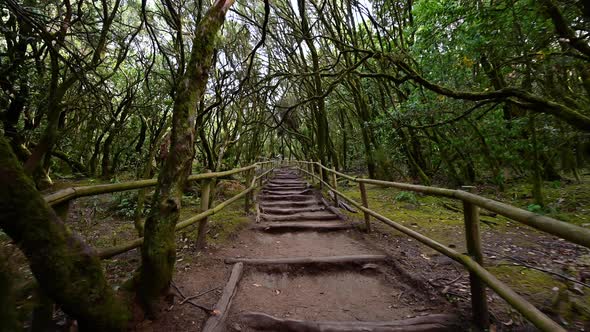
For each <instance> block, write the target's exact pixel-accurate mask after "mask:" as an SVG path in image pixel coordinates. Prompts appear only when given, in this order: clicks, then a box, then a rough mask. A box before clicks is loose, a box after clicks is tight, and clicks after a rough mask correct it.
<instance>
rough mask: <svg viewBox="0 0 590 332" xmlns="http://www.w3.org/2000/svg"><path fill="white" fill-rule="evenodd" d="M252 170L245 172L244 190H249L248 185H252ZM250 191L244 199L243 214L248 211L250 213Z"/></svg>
mask: <svg viewBox="0 0 590 332" xmlns="http://www.w3.org/2000/svg"><path fill="white" fill-rule="evenodd" d="M252 171H253V170H252V169H249V170H247V171H246V188H249V187H250V185H251V184H252V179H253V177H252V173H253V172H252ZM252 197H253V195H252V191H250V192H249V193H247V194H246V197H245V199H244V212H246V213H248V211H250V205H251V202H252Z"/></svg>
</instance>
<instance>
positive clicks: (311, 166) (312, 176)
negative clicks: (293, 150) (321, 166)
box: [309, 160, 315, 185]
mask: <svg viewBox="0 0 590 332" xmlns="http://www.w3.org/2000/svg"><path fill="white" fill-rule="evenodd" d="M314 167H315V165H314V164H313V162H312V161H311V160H310V161H309V168H310V170H311V184H312V185H313V184H314V183H315V170H314Z"/></svg>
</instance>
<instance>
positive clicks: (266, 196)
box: [260, 194, 313, 202]
mask: <svg viewBox="0 0 590 332" xmlns="http://www.w3.org/2000/svg"><path fill="white" fill-rule="evenodd" d="M310 197H313V196H311V195H294V194H290V195H289V196H284V195H270V194H263V195H260V199H262V200H269V201H284V200H285V199H288V200H289V201H297V202H301V201H308V200H309V198H310Z"/></svg>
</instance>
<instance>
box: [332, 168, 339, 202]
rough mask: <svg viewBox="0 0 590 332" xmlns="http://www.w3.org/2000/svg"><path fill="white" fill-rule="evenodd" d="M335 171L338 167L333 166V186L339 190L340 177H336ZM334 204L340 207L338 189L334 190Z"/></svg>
mask: <svg viewBox="0 0 590 332" xmlns="http://www.w3.org/2000/svg"><path fill="white" fill-rule="evenodd" d="M334 171H336V169H335V168H334V167H332V186H333V187H334V190H338V179H337V178H336V173H334ZM334 204H336V207H338V194H336V191H334Z"/></svg>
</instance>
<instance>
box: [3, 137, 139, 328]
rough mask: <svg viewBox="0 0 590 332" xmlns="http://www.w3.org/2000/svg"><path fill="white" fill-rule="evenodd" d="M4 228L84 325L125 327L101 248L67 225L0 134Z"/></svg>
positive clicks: (44, 284) (48, 289)
mask: <svg viewBox="0 0 590 332" xmlns="http://www.w3.org/2000/svg"><path fill="white" fill-rule="evenodd" d="M0 187H1V188H2V190H0V228H2V230H3V231H4V232H5V233H6V234H8V236H10V238H11V239H12V240H13V241H14V242H15V243H16V244H17V245H18V246H19V248H20V249H21V250H22V251H23V253H24V254H25V255H26V256H27V259H28V261H29V264H30V266H31V270H32V271H33V274H34V275H35V278H36V279H37V282H38V283H39V285H40V286H41V288H42V289H43V291H44V293H45V294H47V295H48V296H49V297H50V298H51V299H52V300H53V301H55V302H56V303H57V304H58V305H60V306H61V308H62V309H63V310H64V311H65V312H66V313H67V314H69V315H71V316H72V317H75V318H76V319H77V320H78V323H79V326H80V328H81V329H82V330H83V331H119V330H123V329H124V328H125V326H126V323H127V320H128V319H129V316H130V315H129V314H130V313H129V309H128V308H127V307H126V305H125V304H124V302H123V301H122V300H120V299H118V298H117V297H116V296H115V294H114V292H113V290H112V288H111V287H110V285H109V284H108V283H107V280H106V278H105V276H104V272H103V268H102V266H101V264H100V260H99V258H98V257H97V255H96V252H95V251H94V250H93V249H92V248H91V247H89V246H88V245H86V243H84V242H83V241H82V240H81V239H80V238H79V237H78V236H77V235H76V234H74V233H72V232H71V230H70V229H68V228H67V227H66V226H65V225H64V223H63V222H62V220H61V219H59V217H58V216H57V215H56V214H55V212H54V211H53V210H52V209H51V207H49V205H48V204H47V203H46V202H45V200H44V199H43V197H42V196H41V195H40V193H39V192H38V191H37V190H36V188H35V184H34V183H33V182H32V181H31V179H30V178H29V177H28V176H27V175H25V172H24V169H23V168H22V166H21V165H20V163H19V161H18V160H17V158H16V157H15V155H14V153H13V152H12V150H11V149H10V147H9V145H8V142H7V141H6V139H5V138H4V137H2V136H0Z"/></svg>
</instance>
